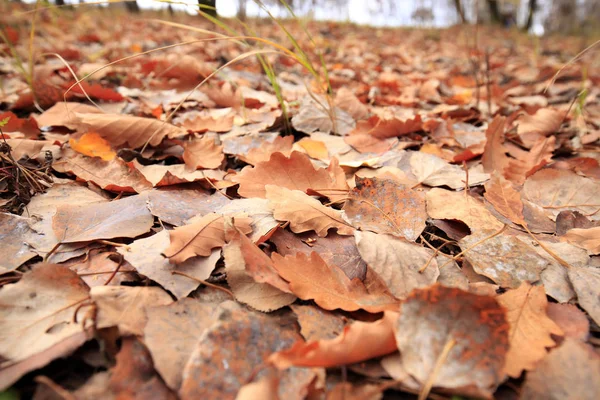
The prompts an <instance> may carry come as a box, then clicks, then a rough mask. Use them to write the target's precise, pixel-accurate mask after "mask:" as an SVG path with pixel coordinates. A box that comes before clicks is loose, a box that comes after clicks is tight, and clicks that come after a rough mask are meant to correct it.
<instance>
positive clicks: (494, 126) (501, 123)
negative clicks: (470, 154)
mask: <svg viewBox="0 0 600 400" xmlns="http://www.w3.org/2000/svg"><path fill="white" fill-rule="evenodd" d="M505 129H506V118H505V117H501V116H497V117H496V118H494V120H493V121H492V122H490V124H489V126H488V128H487V130H486V131H485V137H486V142H485V147H484V150H483V155H482V156H481V163H482V164H483V170H484V171H485V172H487V173H492V172H494V171H498V172H500V173H503V171H504V168H505V167H506V166H507V165H508V161H509V158H508V156H507V155H506V148H505V147H504V131H505Z"/></svg>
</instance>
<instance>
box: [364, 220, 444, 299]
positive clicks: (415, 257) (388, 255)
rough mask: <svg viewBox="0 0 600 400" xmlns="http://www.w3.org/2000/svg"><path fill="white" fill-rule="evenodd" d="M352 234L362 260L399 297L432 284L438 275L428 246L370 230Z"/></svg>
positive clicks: (436, 266) (438, 272) (404, 296)
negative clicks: (426, 247)
mask: <svg viewBox="0 0 600 400" xmlns="http://www.w3.org/2000/svg"><path fill="white" fill-rule="evenodd" d="M354 237H355V239H356V247H358V251H359V252H360V255H361V256H362V258H363V260H365V262H366V263H367V264H368V265H369V267H370V268H372V269H373V271H375V272H376V273H377V275H379V277H380V278H381V279H382V280H383V281H384V282H385V284H386V286H387V287H388V288H389V289H390V293H392V294H393V295H394V296H395V297H397V298H399V299H404V298H406V297H407V296H408V295H409V294H410V293H411V292H412V291H413V290H414V289H417V288H422V287H427V286H430V285H432V284H434V283H435V282H436V280H437V279H438V276H439V275H440V270H439V268H438V265H437V261H436V260H435V258H434V257H433V256H434V254H433V252H432V251H431V250H429V249H425V248H423V247H421V246H418V245H416V244H412V243H407V242H405V241H403V240H401V239H396V238H394V237H391V236H388V235H378V234H376V233H371V232H359V231H356V232H355V233H354ZM425 267H426V268H425ZM422 268H425V269H423V270H422Z"/></svg>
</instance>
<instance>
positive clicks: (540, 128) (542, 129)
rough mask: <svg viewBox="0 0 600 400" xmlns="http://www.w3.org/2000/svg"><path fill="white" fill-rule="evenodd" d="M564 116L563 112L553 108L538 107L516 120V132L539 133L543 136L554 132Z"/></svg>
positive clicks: (521, 133) (522, 133)
mask: <svg viewBox="0 0 600 400" xmlns="http://www.w3.org/2000/svg"><path fill="white" fill-rule="evenodd" d="M564 117H565V114H564V112H562V111H559V110H556V109H554V108H540V109H539V110H537V111H536V113H535V114H533V115H530V114H525V115H523V116H522V117H521V118H519V119H518V120H517V123H518V124H519V126H518V128H517V134H519V135H520V136H521V135H524V134H526V133H539V134H542V135H545V136H548V135H550V134H553V133H556V132H557V131H558V129H559V128H560V125H561V123H562V121H563V119H564Z"/></svg>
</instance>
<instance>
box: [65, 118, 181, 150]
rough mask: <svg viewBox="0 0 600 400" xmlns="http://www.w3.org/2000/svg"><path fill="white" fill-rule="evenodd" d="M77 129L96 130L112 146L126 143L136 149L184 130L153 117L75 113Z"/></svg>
mask: <svg viewBox="0 0 600 400" xmlns="http://www.w3.org/2000/svg"><path fill="white" fill-rule="evenodd" d="M75 115H76V116H77V118H78V122H79V127H78V130H84V129H85V130H87V131H89V132H96V133H97V134H99V135H100V136H102V137H103V138H104V139H106V140H107V141H108V142H109V143H110V144H111V145H112V146H115V147H119V146H122V145H128V146H129V147H131V148H132V149H137V148H140V147H142V146H144V145H145V144H146V143H149V144H150V145H151V146H158V145H159V144H160V143H161V142H162V141H163V139H164V138H165V137H169V138H174V137H178V136H184V135H185V134H186V131H185V130H184V129H181V128H178V127H176V126H174V125H171V124H169V123H167V122H164V121H159V120H157V119H155V118H142V117H135V116H132V115H121V114H99V113H76V114H75Z"/></svg>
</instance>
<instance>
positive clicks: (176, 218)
mask: <svg viewBox="0 0 600 400" xmlns="http://www.w3.org/2000/svg"><path fill="white" fill-rule="evenodd" d="M236 201H240V200H236ZM230 202H231V200H229V199H228V198H227V197H225V196H223V194H221V193H214V194H212V195H211V194H209V193H208V192H207V191H205V190H201V189H200V188H198V189H193V188H183V187H177V186H172V187H165V188H161V189H159V190H152V191H151V192H148V208H149V209H150V212H151V213H152V215H154V216H156V217H158V218H159V219H160V220H161V221H163V222H166V223H168V224H171V225H175V226H181V225H184V224H185V222H186V221H187V220H189V219H190V218H192V217H195V216H197V215H204V214H208V213H211V212H216V211H218V210H219V209H220V208H222V207H223V206H225V205H226V204H229V203H230ZM226 213H227V212H224V214H226ZM269 213H270V210H269Z"/></svg>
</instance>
